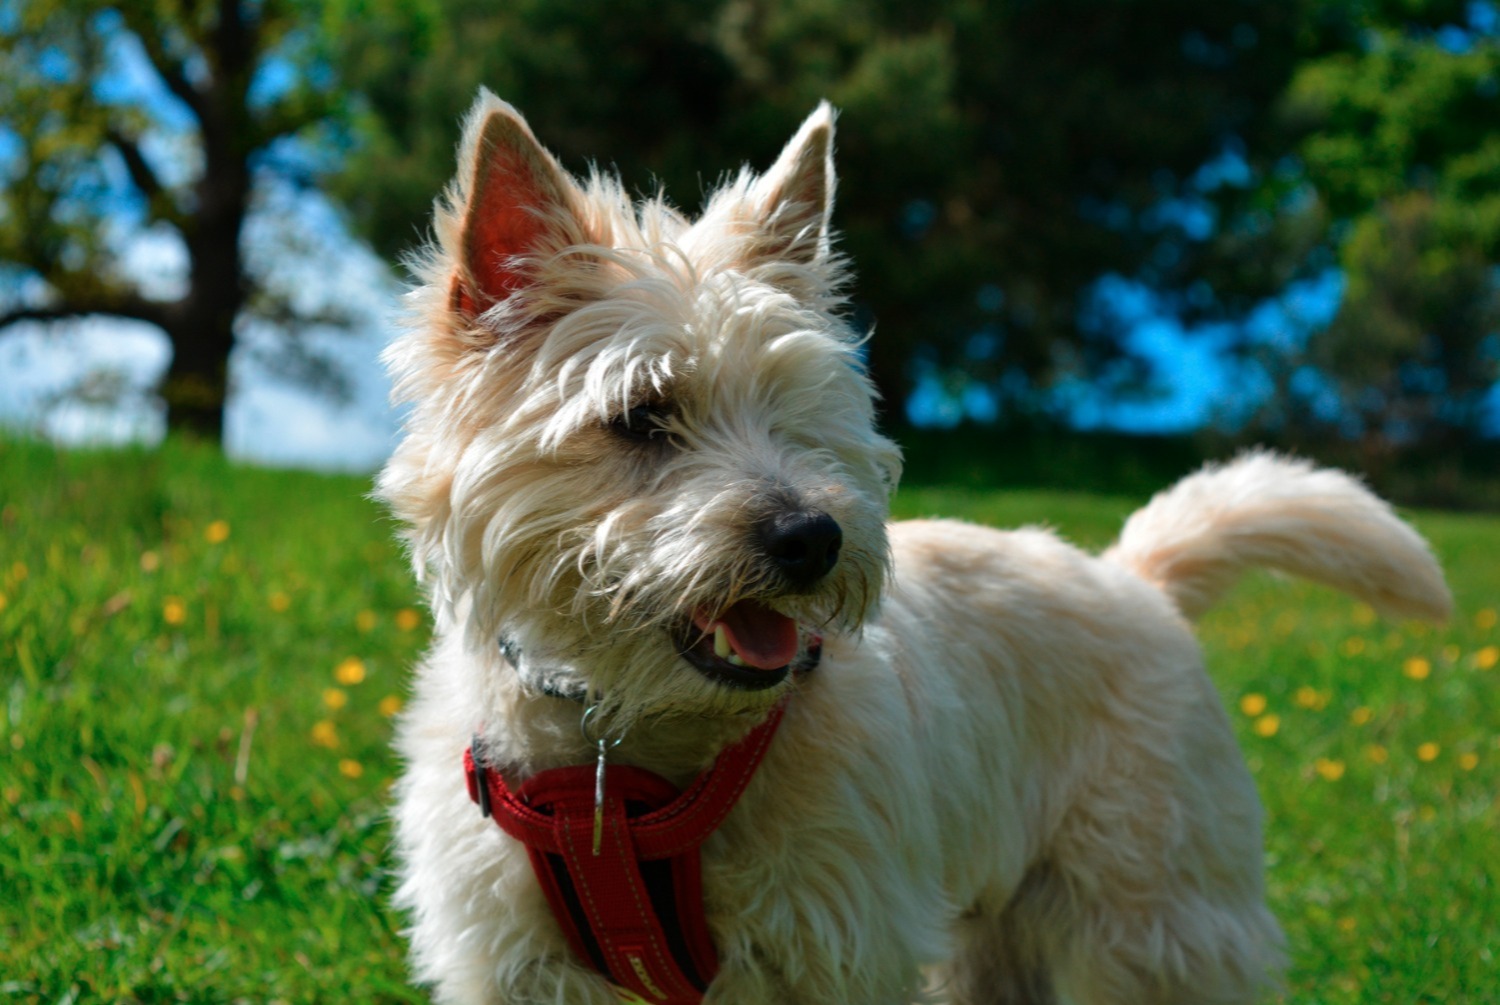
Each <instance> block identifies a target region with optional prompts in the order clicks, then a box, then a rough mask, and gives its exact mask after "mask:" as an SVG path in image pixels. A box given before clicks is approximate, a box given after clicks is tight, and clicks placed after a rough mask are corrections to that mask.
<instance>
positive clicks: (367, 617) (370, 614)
mask: <svg viewBox="0 0 1500 1005" xmlns="http://www.w3.org/2000/svg"><path fill="white" fill-rule="evenodd" d="M375 621H376V618H375V612H374V611H371V610H364V611H360V612H359V613H358V614H356V615H355V616H354V627H355V628H358V629H359V630H360V631H362V632H368V631H370V630H371V629H372V628H374V627H375Z"/></svg>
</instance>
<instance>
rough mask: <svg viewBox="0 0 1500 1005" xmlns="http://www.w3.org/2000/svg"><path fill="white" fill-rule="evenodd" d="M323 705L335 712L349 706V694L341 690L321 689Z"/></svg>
mask: <svg viewBox="0 0 1500 1005" xmlns="http://www.w3.org/2000/svg"><path fill="white" fill-rule="evenodd" d="M323 704H325V705H327V706H328V707H329V708H331V709H334V710H335V711H336V710H338V709H341V708H343V707H344V706H345V705H347V704H349V692H348V691H345V690H344V689H343V688H338V687H328V688H324V689H323Z"/></svg>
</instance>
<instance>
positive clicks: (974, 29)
mask: <svg viewBox="0 0 1500 1005" xmlns="http://www.w3.org/2000/svg"><path fill="white" fill-rule="evenodd" d="M356 6H358V7H361V8H364V9H367V10H368V11H370V12H371V13H372V14H374V13H375V12H376V11H377V10H378V9H379V8H378V7H366V5H364V4H358V3H357V4H356ZM584 8H588V10H587V13H586V14H585V13H583V10H584ZM426 9H427V10H428V12H429V14H428V18H427V20H426V22H425V25H424V31H423V32H422V33H421V35H420V36H419V37H418V38H416V39H407V38H398V37H396V36H395V35H393V34H392V32H391V29H390V28H389V27H388V25H389V22H388V20H387V19H386V18H384V17H381V16H367V17H364V18H355V17H347V16H346V18H345V20H346V21H348V22H349V23H351V24H354V25H356V26H357V29H358V30H356V31H355V32H353V33H349V34H346V35H345V36H344V37H343V38H342V39H341V40H340V56H339V58H338V60H337V61H338V62H339V64H340V65H342V66H344V67H346V70H347V72H348V74H349V79H350V81H351V82H352V83H353V85H354V86H355V88H356V89H357V90H358V91H359V92H360V93H361V95H362V97H363V104H362V109H363V112H364V115H363V117H362V119H361V125H362V126H363V135H364V136H365V137H366V138H367V142H366V144H365V145H364V146H362V147H361V148H359V149H358V150H357V151H356V152H355V154H354V156H353V157H352V158H351V160H350V161H349V162H348V164H347V167H346V173H345V175H344V177H343V180H342V182H341V185H340V192H341V194H342V195H343V196H344V198H345V199H346V201H347V204H348V205H349V206H350V207H351V209H352V211H353V214H354V218H355V220H356V222H357V225H358V226H359V227H360V228H361V230H362V231H363V232H364V233H365V234H367V235H368V236H369V237H370V239H371V240H372V241H373V242H374V244H375V246H376V247H377V248H379V249H380V250H381V251H383V252H384V253H386V254H392V255H394V254H396V253H397V252H399V251H400V250H401V249H403V248H409V247H410V246H411V245H412V243H413V240H414V237H415V233H414V223H415V222H416V221H421V220H423V219H424V218H425V216H426V215H427V212H428V207H429V206H430V202H431V199H432V194H433V193H434V192H435V191H437V188H438V186H439V185H440V184H441V183H442V181H443V180H444V179H446V178H447V177H448V176H449V175H450V174H451V173H452V170H453V165H452V147H453V137H454V123H455V122H456V120H457V118H458V116H459V115H460V114H461V113H462V111H463V109H464V108H465V107H466V106H467V105H468V103H469V102H470V101H471V100H472V95H473V89H474V85H475V84H476V83H479V82H483V83H485V84H487V85H488V86H490V87H491V88H492V89H494V90H495V91H496V92H497V93H499V94H501V95H502V96H504V97H506V98H507V99H509V100H511V101H512V102H513V103H515V104H516V105H517V106H519V107H520V108H521V109H522V110H523V111H524V112H525V113H526V114H527V116H528V117H529V118H530V120H531V122H532V124H533V126H534V128H535V129H536V131H537V133H538V135H539V136H541V137H542V138H543V141H544V142H546V143H548V144H549V145H551V146H552V147H553V148H554V149H555V150H556V151H557V152H558V153H559V154H560V155H561V156H562V157H563V159H564V161H565V162H566V163H568V164H569V165H570V166H571V167H573V168H574V169H575V170H582V169H583V168H584V167H585V165H586V164H587V163H588V161H589V159H590V158H596V157H601V156H602V157H607V158H611V160H610V161H608V162H607V164H606V166H613V167H616V168H618V169H619V171H620V172H621V174H622V175H623V177H624V178H625V180H626V182H627V184H628V185H630V186H632V187H633V188H635V189H636V190H638V191H652V190H654V189H655V187H656V185H657V184H658V183H661V184H662V185H664V186H665V188H666V190H667V192H668V193H669V194H670V195H671V196H672V197H673V198H675V199H677V200H679V201H680V202H682V203H684V204H685V207H684V208H687V209H689V210H691V209H694V208H696V200H697V198H698V197H699V196H701V195H702V194H703V193H704V192H705V191H706V190H707V188H709V187H710V186H711V185H712V183H713V182H714V180H715V179H716V178H718V177H719V176H721V175H723V174H724V173H726V172H729V171H732V170H734V169H735V168H737V167H738V166H739V164H741V163H742V162H744V161H745V160H749V161H750V162H751V163H752V164H755V165H760V166H762V167H764V166H765V165H766V164H768V163H769V161H770V159H771V158H772V157H773V156H774V155H775V153H776V151H777V149H778V148H779V145H780V144H781V143H782V142H784V141H785V138H786V137H787V136H789V135H790V134H791V131H792V130H793V129H794V128H795V126H796V124H797V122H798V121H799V120H800V119H801V117H802V116H803V115H805V114H806V113H807V111H808V110H810V109H811V108H812V107H813V105H814V104H815V103H816V101H817V100H818V99H820V98H823V97H827V98H829V99H830V100H831V101H833V103H834V104H835V105H836V106H838V107H839V108H840V109H841V110H842V116H843V117H842V123H841V129H840V134H839V142H840V150H839V168H840V173H841V179H840V193H839V196H840V200H839V209H838V223H839V226H840V227H841V228H842V230H843V232H844V235H845V248H846V250H847V251H849V252H850V254H851V255H852V256H853V258H854V260H855V261H856V263H857V264H858V276H859V285H858V288H857V290H856V291H855V301H856V305H857V308H858V310H859V312H860V314H861V320H863V321H865V322H871V321H873V322H877V323H878V326H879V330H880V334H879V337H878V338H876V339H875V340H873V341H872V343H871V349H870V352H871V359H870V363H871V368H872V371H873V373H874V375H875V378H876V381H877V383H878V384H879V385H880V386H881V387H882V388H883V389H884V391H885V393H886V397H887V399H888V400H889V401H891V402H892V403H893V408H894V409H895V410H896V412H897V414H898V415H899V412H900V403H901V402H902V400H903V399H904V396H905V394H906V393H907V392H908V391H909V389H910V387H911V384H912V381H913V379H914V376H915V371H916V370H917V369H918V368H926V369H928V370H930V371H934V372H940V373H944V374H949V375H952V376H954V377H956V378H959V379H961V380H962V381H965V382H970V383H976V384H979V385H982V386H983V387H984V388H985V389H986V390H987V392H988V393H989V394H991V395H992V396H994V397H996V398H998V399H1003V404H1004V405H1006V406H1010V407H1025V406H1029V405H1031V404H1032V403H1034V402H1035V401H1036V400H1037V397H1038V392H1039V391H1040V390H1042V389H1044V388H1046V387H1048V386H1050V385H1051V384H1052V383H1053V382H1054V381H1055V380H1056V379H1057V378H1058V377H1059V376H1060V375H1073V376H1083V377H1087V378H1094V377H1097V376H1099V375H1100V374H1101V373H1102V372H1104V371H1105V370H1106V369H1107V368H1113V372H1115V373H1116V374H1117V375H1118V374H1119V373H1120V372H1121V370H1120V367H1121V364H1129V363H1131V362H1132V360H1131V359H1130V357H1129V355H1128V354H1127V353H1125V352H1124V351H1123V350H1124V344H1123V342H1122V340H1121V337H1120V336H1121V334H1122V333H1121V332H1119V331H1117V330H1111V331H1098V330H1095V331H1084V330H1082V329H1081V328H1080V325H1079V323H1078V315H1079V302H1080V297H1081V296H1082V295H1083V294H1084V293H1085V292H1086V291H1087V290H1088V289H1089V288H1090V286H1091V285H1092V284H1093V283H1095V282H1096V281H1097V280H1098V279H1099V277H1100V276H1101V275H1102V274H1105V273H1108V272H1121V273H1126V274H1130V275H1137V274H1140V275H1143V276H1145V277H1146V278H1147V280H1148V281H1149V282H1151V283H1152V284H1153V285H1154V286H1157V287H1162V288H1173V289H1186V288H1188V287H1189V286H1191V285H1192V283H1193V282H1194V281H1195V280H1197V279H1198V278H1199V273H1201V271H1202V268H1203V265H1202V263H1200V262H1199V261H1198V259H1204V258H1206V257H1207V242H1206V241H1205V240H1204V239H1205V238H1206V236H1207V235H1206V234H1205V233H1203V232H1201V228H1202V226H1203V225H1202V224H1201V223H1200V222H1195V221H1196V218H1195V219H1191V220H1190V219H1186V218H1185V217H1184V216H1183V215H1182V214H1176V215H1174V213H1173V212H1171V209H1170V204H1171V203H1173V202H1174V201H1177V202H1180V201H1181V200H1182V198H1183V196H1184V194H1186V195H1187V196H1190V197H1191V198H1192V199H1193V200H1194V202H1195V205H1197V204H1200V203H1201V204H1202V205H1203V206H1204V207H1209V204H1210V202H1211V201H1212V199H1213V198H1217V197H1220V196H1229V195H1237V194H1238V193H1237V192H1234V191H1232V190H1230V189H1229V188H1228V187H1222V189H1223V190H1222V192H1220V193H1203V192H1199V191H1197V190H1196V189H1195V188H1194V184H1195V182H1194V179H1195V178H1196V177H1197V175H1198V172H1199V171H1200V169H1201V168H1202V167H1203V165H1205V164H1206V163H1209V162H1211V161H1213V160H1214V159H1215V158H1217V157H1220V156H1223V155H1224V152H1225V150H1226V144H1228V145H1232V146H1233V147H1234V149H1236V150H1243V149H1251V150H1254V151H1256V153H1257V155H1258V156H1263V157H1267V158H1269V157H1272V156H1274V155H1275V154H1277V153H1278V151H1265V152H1264V153H1262V147H1263V145H1264V144H1263V143H1262V140H1263V139H1264V138H1266V137H1268V136H1269V135H1270V132H1271V129H1270V126H1271V116H1272V111H1273V102H1274V99H1275V98H1276V97H1277V96H1278V95H1279V94H1280V93H1281V92H1282V90H1283V89H1284V88H1285V86H1286V84H1287V83H1288V81H1289V80H1290V78H1291V75H1292V73H1293V71H1294V69H1295V67H1296V65H1297V59H1298V58H1299V56H1302V55H1305V54H1306V53H1307V52H1308V51H1309V50H1310V49H1311V50H1316V49H1317V48H1318V47H1319V46H1323V45H1326V44H1328V43H1327V41H1326V40H1327V39H1328V38H1330V37H1335V36H1336V33H1332V32H1327V31H1324V32H1318V33H1312V35H1311V42H1307V41H1304V36H1308V35H1309V33H1308V32H1307V31H1306V26H1305V24H1304V23H1303V19H1304V18H1305V17H1306V16H1307V10H1306V9H1305V8H1304V6H1303V5H1299V4H1264V3H1255V2H1248V0H1245V2H1232V3H1226V4H1210V5H1205V4H1201V3H1196V2H1190V0H1151V2H1135V3H1099V2H1093V0H1056V2H1049V3H1030V2H1007V3H974V2H972V0H939V2H934V3H930V4H923V5H911V4H905V3H891V2H883V0H719V2H709V3H704V2H698V0H652V2H645V0H626V2H614V3H607V4H606V3H596V4H589V5H576V4H575V5H558V4H551V3H546V2H544V0H530V2H526V0H523V2H518V3H510V4H505V5H491V4H484V3H477V2H474V0H429V6H428V8H426ZM1164 204H1168V209H1167V210H1163V208H1162V207H1163V206H1164ZM1201 212H1212V209H1211V208H1205V209H1203V210H1200V213H1201ZM1195 227H1197V228H1199V229H1197V230H1195V229H1194V228H1195ZM1231 292H1233V291H1231Z"/></svg>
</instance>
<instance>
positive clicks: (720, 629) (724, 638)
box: [714, 624, 738, 662]
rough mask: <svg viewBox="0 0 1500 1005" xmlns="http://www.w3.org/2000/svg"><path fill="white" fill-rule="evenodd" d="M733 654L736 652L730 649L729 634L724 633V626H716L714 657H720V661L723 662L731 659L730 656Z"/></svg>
mask: <svg viewBox="0 0 1500 1005" xmlns="http://www.w3.org/2000/svg"><path fill="white" fill-rule="evenodd" d="M732 652H734V650H733V649H730V648H729V633H728V632H726V631H724V626H723V625H722V624H718V625H715V626H714V655H715V656H717V657H719V659H721V660H722V659H729V654H730V653H732ZM736 658H738V657H736ZM731 662H733V660H731Z"/></svg>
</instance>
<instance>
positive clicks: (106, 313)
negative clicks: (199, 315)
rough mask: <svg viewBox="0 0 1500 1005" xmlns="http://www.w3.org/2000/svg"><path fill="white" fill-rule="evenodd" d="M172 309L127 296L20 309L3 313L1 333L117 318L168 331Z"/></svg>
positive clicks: (150, 301) (0, 325)
mask: <svg viewBox="0 0 1500 1005" xmlns="http://www.w3.org/2000/svg"><path fill="white" fill-rule="evenodd" d="M170 308H171V305H170V304H164V303H159V302H157V301H152V300H147V299H145V298H144V297H137V296H131V295H124V296H121V297H118V298H105V299H100V300H98V301H95V302H91V303H85V302H71V303H61V304H53V305H50V306H46V307H17V308H14V309H13V310H9V311H5V312H3V313H0V331H4V330H5V329H6V328H9V327H10V326H11V325H15V324H20V323H21V322H23V321H65V320H68V319H70V318H84V317H117V318H128V319H129V320H132V321H144V322H146V323H148V324H153V325H156V326H157V327H159V328H162V329H165V328H166V327H167V323H168V314H169V312H170Z"/></svg>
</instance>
